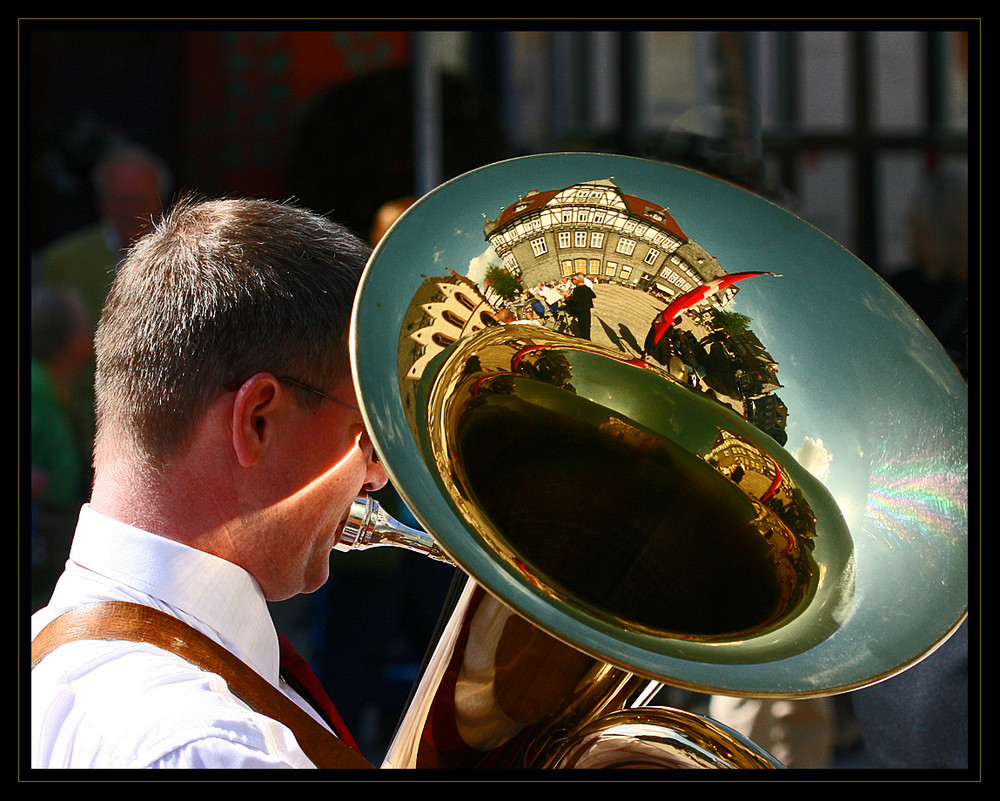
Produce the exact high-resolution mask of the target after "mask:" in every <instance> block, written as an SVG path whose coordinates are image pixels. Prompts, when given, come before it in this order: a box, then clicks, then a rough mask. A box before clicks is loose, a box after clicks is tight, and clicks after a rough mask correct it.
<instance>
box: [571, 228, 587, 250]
mask: <svg viewBox="0 0 1000 801" xmlns="http://www.w3.org/2000/svg"><path fill="white" fill-rule="evenodd" d="M573 239H574V244H575V245H576V247H578V248H585V247H587V232H586V231H574V236H573Z"/></svg>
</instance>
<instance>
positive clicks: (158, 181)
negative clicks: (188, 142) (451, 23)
mask: <svg viewBox="0 0 1000 801" xmlns="http://www.w3.org/2000/svg"><path fill="white" fill-rule="evenodd" d="M92 182H93V188H94V202H95V204H96V206H97V211H98V213H99V215H100V219H99V220H98V221H97V222H96V223H94V224H93V225H89V226H86V227H84V228H82V229H80V230H78V231H74V232H72V233H70V234H67V235H66V236H64V237H61V238H60V239H58V240H56V241H55V242H53V243H51V244H50V245H48V246H46V247H45V248H43V249H42V251H41V252H40V254H39V270H40V276H39V279H40V281H41V282H42V283H46V284H53V285H60V286H70V287H73V288H75V289H76V290H77V292H79V293H80V296H81V298H82V299H83V301H84V303H85V304H86V307H87V310H88V312H89V313H90V315H91V319H94V320H96V319H97V318H98V317H99V315H100V313H101V307H102V306H103V305H104V298H105V296H106V295H107V292H108V288H109V287H110V286H111V281H112V279H113V278H114V274H115V270H116V268H117V267H118V264H119V263H120V262H121V260H122V259H123V258H124V257H125V253H126V251H127V250H128V248H129V247H130V246H131V245H132V243H133V242H135V240H136V239H138V238H139V237H140V236H142V234H144V233H145V232H146V231H148V230H149V228H150V226H151V223H152V220H154V219H156V218H157V217H159V215H160V212H161V211H162V210H163V204H164V202H165V200H166V198H167V196H168V195H169V192H170V187H171V177H170V173H169V171H168V170H167V168H166V166H165V165H164V164H163V163H162V162H161V161H160V160H159V159H158V158H157V157H156V156H154V155H153V154H152V153H150V152H149V151H148V150H146V149H145V148H142V147H140V146H138V145H134V144H128V143H122V144H115V145H111V146H110V147H109V149H108V150H107V152H106V153H105V154H104V156H103V157H102V158H101V159H100V160H99V161H98V163H97V164H96V166H95V167H94V172H93V179H92Z"/></svg>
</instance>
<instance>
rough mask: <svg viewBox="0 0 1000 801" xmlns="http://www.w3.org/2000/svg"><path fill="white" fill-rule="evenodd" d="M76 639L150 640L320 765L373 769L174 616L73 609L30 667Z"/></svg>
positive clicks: (119, 605)
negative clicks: (287, 734)
mask: <svg viewBox="0 0 1000 801" xmlns="http://www.w3.org/2000/svg"><path fill="white" fill-rule="evenodd" d="M77 640H125V641H128V642H145V643H149V644H151V645H155V646H156V647H157V648H162V649H163V650H165V651H170V652H171V653H175V654H177V655H178V656H181V657H183V658H184V659H186V660H187V661H188V662H190V663H191V664H193V665H196V666H198V667H200V668H202V669H203V670H207V671H208V672H210V673H215V674H216V675H219V676H221V677H222V678H223V679H225V680H226V683H227V684H228V685H229V689H230V690H231V691H232V693H233V694H234V695H235V696H236V697H237V698H239V699H240V700H242V701H243V702H244V703H245V704H247V706H249V707H250V708H251V709H254V710H256V711H257V712H260V713H261V714H262V715H265V716H267V717H269V718H272V719H273V720H277V721H280V722H281V723H284V724H285V725H286V726H288V728H289V729H291V730H292V732H293V733H294V735H295V739H296V740H297V741H298V743H299V745H300V746H301V748H302V750H303V751H304V752H305V753H306V756H308V757H309V759H310V760H312V762H313V763H314V764H315V765H316V767H319V768H369V769H370V768H372V767H373V765H372V764H371V763H369V762H367V761H366V760H365V759H363V758H362V757H361V756H360V755H359V754H358V753H357V752H356V751H355V750H353V749H352V748H351V747H350V746H348V745H347V744H345V743H344V742H343V741H342V740H340V739H339V738H338V737H336V736H335V735H334V734H332V733H331V732H329V731H328V730H327V729H325V728H324V727H323V726H322V725H320V724H319V723H318V722H317V721H316V720H315V719H314V718H312V717H311V716H310V715H309V714H308V713H307V712H305V710H303V709H301V708H300V707H299V706H298V705H297V704H295V702H294V701H292V700H291V699H290V698H288V697H287V696H286V695H284V694H283V693H282V692H281V691H280V690H278V689H277V688H276V687H274V685H272V684H271V683H270V682H268V681H267V680H266V679H264V678H263V677H262V676H260V675H259V674H258V673H256V672H255V671H254V670H252V669H251V668H250V666H249V665H247V664H246V663H245V662H243V661H242V660H240V659H238V658H237V657H236V656H234V655H233V654H232V653H230V652H229V651H227V650H226V649H225V648H223V647H222V646H220V645H219V644H218V643H216V642H214V641H213V640H211V639H210V638H208V637H206V636H205V635H204V634H202V633H201V632H199V631H197V630H196V629H193V628H191V626H188V625H187V624H186V623H183V622H182V621H180V620H178V619H177V618H175V617H173V616H171V615H168V614H166V613H164V612H160V611H159V610H156V609H152V608H150V607H148V606H142V605H141V604H133V603H126V602H123V601H105V602H101V603H96V604H90V605H87V606H82V607H79V608H77V609H73V610H70V611H69V612H65V613H64V614H62V615H60V616H59V617H57V618H56V619H55V620H53V621H52V622H51V623H49V624H48V625H47V626H46V627H45V628H44V629H42V631H41V632H39V634H38V636H37V637H36V638H35V640H34V642H32V643H31V667H32V668H34V667H35V665H37V664H38V663H39V662H40V661H41V660H42V659H43V658H44V657H45V656H46V655H48V654H50V653H52V651H53V650H55V649H56V648H57V647H59V646H60V645H62V644H63V643H67V642H74V641H77Z"/></svg>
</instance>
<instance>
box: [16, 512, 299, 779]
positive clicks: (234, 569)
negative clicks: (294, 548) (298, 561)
mask: <svg viewBox="0 0 1000 801" xmlns="http://www.w3.org/2000/svg"><path fill="white" fill-rule="evenodd" d="M105 600H122V601H132V602H135V603H140V604H145V605H146V606H151V607H153V608H156V609H159V610H161V611H164V612H167V613H169V614H171V615H174V616H175V617H177V618H179V619H181V620H183V621H184V622H185V623H187V624H189V625H191V626H194V628H196V629H197V630H198V631H200V632H202V633H203V634H206V635H207V636H209V637H211V638H212V639H213V640H215V641H216V642H218V643H220V644H221V645H222V646H224V647H225V648H227V649H228V650H230V651H231V652H232V653H234V654H235V655H236V656H237V657H239V658H240V659H242V660H243V661H244V662H246V663H247V664H248V665H250V667H252V668H253V669H254V670H256V671H257V672H258V673H260V675H262V676H263V677H264V678H266V679H267V680H268V681H270V682H271V683H272V684H274V685H275V686H276V687H279V688H280V689H281V690H282V691H283V692H284V693H285V694H286V695H288V696H289V697H291V698H292V699H293V700H294V701H295V702H296V703H297V704H298V705H299V706H301V707H303V708H304V709H306V710H307V711H308V712H309V713H310V714H311V715H313V717H317V716H316V715H315V713H314V712H313V710H312V709H311V707H309V705H308V704H306V703H305V702H304V701H303V700H302V699H301V698H300V697H299V696H298V695H297V694H296V693H295V692H294V691H293V690H291V688H289V687H288V686H287V685H286V684H285V683H284V682H283V681H281V679H280V678H279V676H278V670H279V653H278V639H277V633H276V632H275V629H274V625H273V623H272V622H271V617H270V614H269V612H268V609H267V604H266V601H265V599H264V596H263V594H262V593H261V590H260V587H259V586H258V585H257V582H256V581H255V580H254V579H253V577H252V576H250V574H249V573H247V572H246V571H244V570H243V569H242V568H240V567H238V566H236V565H234V564H232V563H230V562H226V561H225V560H222V559H219V558H217V557H215V556H212V555H210V554H206V553H203V552H201V551H198V550H195V549H192V548H189V547H187V546H185V545H182V544H180V543H177V542H173V541H171V540H167V539H164V538H163V537H158V536H156V535H153V534H150V533H147V532H145V531H141V530H139V529H137V528H133V527H132V526H128V525H125V524H123V523H119V522H118V521H115V520H112V519H111V518H108V517H106V516H104V515H101V514H99V513H98V512H96V511H94V510H93V509H91V508H90V507H89V506H84V508H83V509H82V511H81V513H80V520H79V523H78V525H77V530H76V534H75V536H74V539H73V545H72V548H71V550H70V556H69V561H68V562H67V565H66V570H65V572H64V573H63V575H62V577H61V578H60V579H59V582H58V584H57V585H56V588H55V590H54V592H53V594H52V598H51V600H50V602H49V605H48V606H46V607H45V608H44V609H41V610H39V611H38V612H36V613H35V614H34V615H33V616H32V619H31V637H32V639H34V637H35V635H36V634H37V633H38V632H39V631H40V630H41V629H42V628H43V627H44V626H45V625H46V624H47V623H48V622H49V621H50V620H52V619H54V618H55V617H56V616H58V615H59V614H60V613H62V612H64V611H66V610H68V609H71V608H73V607H76V606H80V605H81V604H84V603H89V602H94V601H105ZM31 764H32V767H51V768H70V767H80V768H103V767H114V768H154V767H177V768H181V767H184V768H197V767H205V768H213V767H232V768H249V767H262V768H280V767H299V768H309V767H314V766H313V764H312V763H311V762H310V761H309V759H308V758H307V757H306V755H305V754H304V753H303V752H302V749H301V748H299V746H298V744H297V743H296V741H295V739H294V737H293V736H292V733H291V731H290V730H289V729H288V728H287V727H285V726H284V725H282V724H281V723H278V722H277V721H275V720H272V719H270V718H267V717H264V716H263V715H260V714H258V713H256V712H253V711H251V710H250V709H249V708H248V707H247V706H246V705H245V704H244V703H243V702H242V701H240V700H239V699H237V698H236V697H235V696H234V695H233V694H232V693H230V692H229V689H228V688H227V686H226V684H225V682H224V681H223V680H222V679H221V678H220V677H218V676H215V675H213V674H211V673H207V672H205V671H202V670H200V669H199V668H197V667H195V666H193V665H191V664H190V663H188V662H186V661H185V660H183V659H182V658H180V657H178V656H175V655H173V654H169V653H167V652H165V651H162V650H160V649H158V648H155V647H153V646H151V645H146V644H144V643H127V642H100V641H83V642H73V643H67V644H65V645H63V646H61V647H59V648H58V649H57V650H56V651H54V652H53V653H51V654H49V655H48V656H47V657H45V659H43V660H42V661H41V662H40V663H39V664H38V665H37V666H36V667H35V668H34V670H32V675H31Z"/></svg>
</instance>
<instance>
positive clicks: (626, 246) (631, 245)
mask: <svg viewBox="0 0 1000 801" xmlns="http://www.w3.org/2000/svg"><path fill="white" fill-rule="evenodd" d="M634 250H635V240H634V239H625V238H624V237H622V238H621V239H619V240H618V246H617V247H616V248H615V251H617V252H618V253H621V254H622V255H623V256H631V255H632V251H634Z"/></svg>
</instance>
